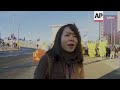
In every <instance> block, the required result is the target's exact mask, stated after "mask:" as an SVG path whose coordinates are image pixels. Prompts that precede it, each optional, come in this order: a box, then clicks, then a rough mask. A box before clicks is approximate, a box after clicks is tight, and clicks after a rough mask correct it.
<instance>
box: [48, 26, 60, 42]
mask: <svg viewBox="0 0 120 90" xmlns="http://www.w3.org/2000/svg"><path fill="white" fill-rule="evenodd" d="M61 26H62V25H52V26H51V29H52V35H51V41H50V42H51V44H53V42H54V40H55V36H56V33H57V32H58V30H59V29H60V27H61Z"/></svg>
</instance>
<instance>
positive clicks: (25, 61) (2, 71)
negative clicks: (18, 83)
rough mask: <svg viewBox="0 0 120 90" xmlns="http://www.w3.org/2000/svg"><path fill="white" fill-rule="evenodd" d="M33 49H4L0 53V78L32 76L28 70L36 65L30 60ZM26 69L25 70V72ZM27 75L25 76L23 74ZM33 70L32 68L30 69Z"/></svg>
mask: <svg viewBox="0 0 120 90" xmlns="http://www.w3.org/2000/svg"><path fill="white" fill-rule="evenodd" d="M34 50H35V49H30V48H22V49H21V50H19V51H5V52H1V53H0V79H15V78H17V79H20V78H21V79H22V78H32V77H29V76H31V75H30V74H29V70H32V69H31V68H33V67H35V66H36V63H34V62H33V60H32V52H33V51H34ZM26 71H27V72H26ZM24 72H25V75H27V73H28V75H27V76H28V77H25V75H24ZM32 72H33V70H32Z"/></svg>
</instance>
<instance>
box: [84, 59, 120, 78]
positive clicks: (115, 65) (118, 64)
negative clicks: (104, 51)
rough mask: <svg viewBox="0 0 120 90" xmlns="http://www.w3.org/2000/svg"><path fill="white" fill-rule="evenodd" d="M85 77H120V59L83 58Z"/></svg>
mask: <svg viewBox="0 0 120 90" xmlns="http://www.w3.org/2000/svg"><path fill="white" fill-rule="evenodd" d="M84 70H85V79H120V60H118V59H117V58H116V59H109V58H101V57H96V58H90V57H85V58H84Z"/></svg>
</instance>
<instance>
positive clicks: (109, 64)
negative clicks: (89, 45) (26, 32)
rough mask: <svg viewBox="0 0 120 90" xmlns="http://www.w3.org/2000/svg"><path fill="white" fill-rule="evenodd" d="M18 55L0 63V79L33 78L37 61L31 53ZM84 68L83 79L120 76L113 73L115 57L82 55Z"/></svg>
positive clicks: (116, 66) (115, 62)
mask: <svg viewBox="0 0 120 90" xmlns="http://www.w3.org/2000/svg"><path fill="white" fill-rule="evenodd" d="M20 57H22V58H20ZM20 57H19V56H17V57H14V58H19V59H16V60H17V61H16V62H10V63H7V64H6V65H5V64H0V65H1V66H0V67H1V68H0V79H33V75H34V71H35V68H36V66H37V63H34V62H33V61H32V54H27V55H23V56H20ZM6 60H7V59H6ZM11 60H13V59H11ZM0 61H1V59H0ZM84 70H85V79H114V78H120V75H119V76H118V73H117V76H115V73H116V72H118V71H120V70H119V66H118V60H117V59H112V60H110V59H109V58H107V59H102V58H100V57H96V58H89V57H88V56H84ZM116 70H117V71H116Z"/></svg>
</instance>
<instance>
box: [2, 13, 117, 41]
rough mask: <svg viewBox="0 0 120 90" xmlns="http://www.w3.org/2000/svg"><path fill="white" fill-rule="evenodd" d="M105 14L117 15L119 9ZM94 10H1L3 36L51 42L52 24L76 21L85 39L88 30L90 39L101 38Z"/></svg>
mask: <svg viewBox="0 0 120 90" xmlns="http://www.w3.org/2000/svg"><path fill="white" fill-rule="evenodd" d="M104 15H117V11H104ZM93 18H94V11H0V33H1V37H2V38H4V37H8V36H10V35H11V34H12V33H14V34H15V36H18V28H19V37H20V38H24V37H26V39H27V40H33V41H34V40H37V39H38V38H40V40H41V41H46V42H50V39H51V33H52V32H51V28H50V26H51V25H57V24H58V25H59V24H60V25H64V24H68V23H75V24H76V25H77V27H78V28H79V31H80V34H81V37H82V39H83V36H84V33H85V32H86V31H87V32H88V38H89V40H97V39H98V38H99V27H98V26H99V24H98V23H97V22H94V20H93Z"/></svg>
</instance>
